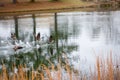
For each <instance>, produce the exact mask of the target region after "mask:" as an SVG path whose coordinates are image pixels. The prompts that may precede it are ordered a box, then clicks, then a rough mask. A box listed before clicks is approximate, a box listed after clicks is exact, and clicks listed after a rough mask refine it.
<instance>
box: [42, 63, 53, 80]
mask: <svg viewBox="0 0 120 80" xmlns="http://www.w3.org/2000/svg"><path fill="white" fill-rule="evenodd" d="M42 66H43V67H44V69H45V71H46V73H47V74H48V77H49V80H52V76H51V73H50V70H49V69H48V68H47V67H46V66H45V65H44V64H42Z"/></svg>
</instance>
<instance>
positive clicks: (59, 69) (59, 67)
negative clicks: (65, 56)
mask: <svg viewBox="0 0 120 80" xmlns="http://www.w3.org/2000/svg"><path fill="white" fill-rule="evenodd" d="M57 68H58V73H57V77H58V80H61V66H60V63H59V64H58V65H57Z"/></svg>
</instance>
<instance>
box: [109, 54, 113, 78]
mask: <svg viewBox="0 0 120 80" xmlns="http://www.w3.org/2000/svg"><path fill="white" fill-rule="evenodd" d="M108 65H109V75H110V76H109V80H114V75H113V62H112V54H110V59H109V64H108Z"/></svg>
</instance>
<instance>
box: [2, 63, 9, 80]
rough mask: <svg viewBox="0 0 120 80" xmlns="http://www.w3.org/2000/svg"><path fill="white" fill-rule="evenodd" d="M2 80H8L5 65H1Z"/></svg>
mask: <svg viewBox="0 0 120 80" xmlns="http://www.w3.org/2000/svg"><path fill="white" fill-rule="evenodd" d="M2 79H3V80H8V74H7V70H6V67H5V65H4V64H3V65H2Z"/></svg>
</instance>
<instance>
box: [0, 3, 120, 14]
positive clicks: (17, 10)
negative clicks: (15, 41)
mask: <svg viewBox="0 0 120 80" xmlns="http://www.w3.org/2000/svg"><path fill="white" fill-rule="evenodd" d="M107 10H108V11H109V10H113V11H114V10H119V9H118V8H104V9H102V8H98V5H96V3H93V2H83V3H76V4H75V3H73V4H72V3H66V2H39V3H17V4H6V5H5V6H3V7H0V16H14V15H15V16H17V15H25V14H39V13H59V12H71V11H72V12H74V11H86V12H91V11H107Z"/></svg>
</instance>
